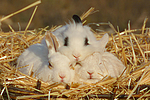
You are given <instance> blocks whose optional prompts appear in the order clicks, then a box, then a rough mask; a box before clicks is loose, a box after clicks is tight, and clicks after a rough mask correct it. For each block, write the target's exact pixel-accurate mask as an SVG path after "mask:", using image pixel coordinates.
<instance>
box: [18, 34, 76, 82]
mask: <svg viewBox="0 0 150 100" xmlns="http://www.w3.org/2000/svg"><path fill="white" fill-rule="evenodd" d="M45 41H46V42H45V43H46V46H45V45H44V44H34V45H32V46H30V47H29V48H28V49H26V50H25V51H24V52H23V53H22V54H21V55H20V56H19V58H18V67H21V66H25V65H29V66H27V67H24V68H20V69H19V70H20V71H21V72H22V73H24V74H27V75H31V74H32V73H33V76H34V77H36V78H38V79H41V80H42V81H45V82H49V83H53V82H64V83H71V82H72V81H73V78H74V74H75V71H74V70H73V68H72V64H71V62H70V59H69V58H68V57H66V56H65V55H62V54H61V53H59V52H57V49H58V47H59V43H58V42H57V40H56V37H55V36H54V35H53V34H52V33H50V32H47V33H46V38H45Z"/></svg>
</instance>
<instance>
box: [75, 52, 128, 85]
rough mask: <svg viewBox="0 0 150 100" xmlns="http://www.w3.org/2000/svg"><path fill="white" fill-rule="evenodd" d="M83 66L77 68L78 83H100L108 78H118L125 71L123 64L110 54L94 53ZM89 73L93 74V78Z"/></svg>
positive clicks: (82, 63)
mask: <svg viewBox="0 0 150 100" xmlns="http://www.w3.org/2000/svg"><path fill="white" fill-rule="evenodd" d="M81 65H82V66H80V65H77V66H76V77H77V78H76V79H77V80H76V81H79V82H88V83H94V82H98V81H100V80H101V79H103V78H104V77H106V76H111V77H118V76H119V75H120V74H121V73H122V72H123V70H124V69H125V66H124V65H123V64H122V62H121V61H120V60H119V59H118V58H117V57H115V56H114V55H113V54H111V53H109V52H104V53H103V54H100V53H94V54H92V55H90V56H88V57H87V58H86V59H85V60H84V61H82V62H81ZM89 72H90V73H92V75H91V76H92V77H91V78H90V74H88V73H89Z"/></svg>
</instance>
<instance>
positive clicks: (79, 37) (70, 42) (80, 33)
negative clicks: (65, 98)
mask: <svg viewBox="0 0 150 100" xmlns="http://www.w3.org/2000/svg"><path fill="white" fill-rule="evenodd" d="M53 34H54V35H55V36H56V37H57V39H58V41H59V43H60V47H59V48H58V51H59V52H60V53H61V54H64V55H65V56H67V57H68V58H69V59H70V60H71V61H72V62H77V61H82V60H84V59H85V58H86V57H87V56H88V55H91V54H92V53H93V52H95V51H100V49H99V50H97V43H100V42H98V41H96V38H95V36H94V34H93V32H92V31H91V28H90V27H89V26H87V25H83V24H82V22H81V19H80V17H79V16H77V15H74V16H73V23H71V22H70V23H69V24H67V25H65V26H62V27H61V28H58V29H57V30H56V31H54V32H53ZM100 41H101V40H100ZM42 43H43V42H42ZM43 44H44V43H43ZM102 46H103V44H102ZM101 48H103V47H101ZM102 51H103V50H102Z"/></svg>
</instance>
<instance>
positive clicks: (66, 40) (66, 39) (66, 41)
mask: <svg viewBox="0 0 150 100" xmlns="http://www.w3.org/2000/svg"><path fill="white" fill-rule="evenodd" d="M64 42H65V43H64V46H68V37H65V39H64Z"/></svg>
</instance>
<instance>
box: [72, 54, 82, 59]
mask: <svg viewBox="0 0 150 100" xmlns="http://www.w3.org/2000/svg"><path fill="white" fill-rule="evenodd" d="M80 56H81V54H77V53H75V54H73V57H74V58H76V60H77V61H78V60H79V57H80Z"/></svg>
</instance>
